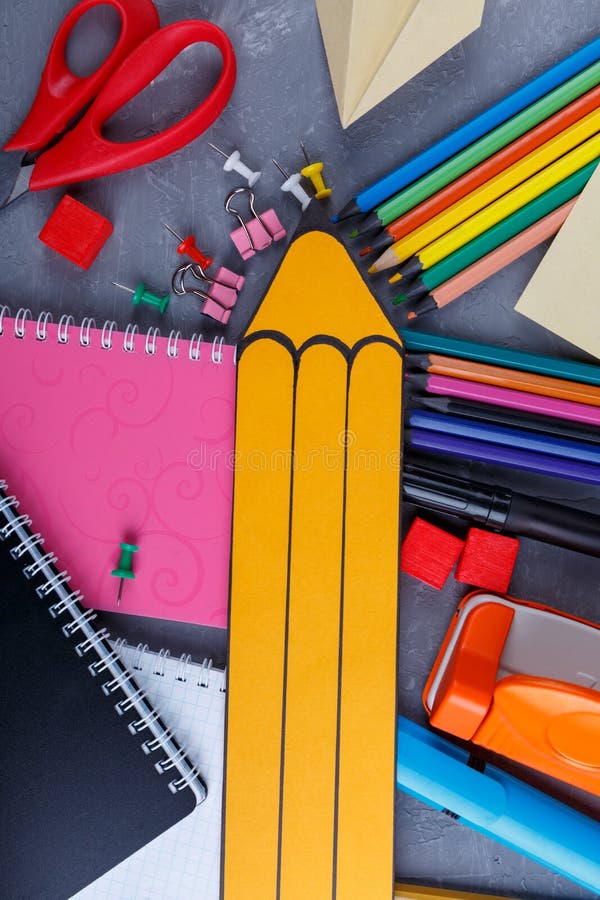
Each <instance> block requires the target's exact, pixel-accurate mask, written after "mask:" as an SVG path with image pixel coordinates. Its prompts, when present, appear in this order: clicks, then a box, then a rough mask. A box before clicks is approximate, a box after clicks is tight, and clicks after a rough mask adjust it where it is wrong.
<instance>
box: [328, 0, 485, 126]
mask: <svg viewBox="0 0 600 900" xmlns="http://www.w3.org/2000/svg"><path fill="white" fill-rule="evenodd" d="M484 3H485V0H460V3H452V2H448V0H395V2H394V0H316V4H317V11H318V14H319V22H320V25H321V31H322V33H323V41H324V43H325V50H326V53H327V58H328V62H329V69H330V72H331V79H332V81H333V86H334V91H335V96H336V100H337V105H338V110H339V114H340V119H341V122H342V126H343V127H344V128H347V127H348V125H351V124H352V122H355V121H356V120H357V119H359V118H360V117H361V116H363V115H364V114H365V113H367V112H368V111H369V110H370V109H372V108H373V107H374V106H376V105H377V104H378V103H381V101H382V100H384V99H385V98H386V97H387V96H388V95H389V94H391V93H393V91H395V90H397V88H399V87H400V86H401V85H403V84H405V83H406V82H407V81H410V79H411V78H413V77H414V76H415V75H416V74H417V73H418V72H420V71H421V70H422V69H424V68H426V67H427V66H428V65H429V64H430V63H432V62H433V61H434V60H435V59H437V58H438V57H439V56H441V55H442V54H444V53H445V52H446V51H447V50H449V49H450V48H451V47H453V46H454V45H455V44H457V43H459V41H461V40H463V38H465V37H466V36H467V35H468V34H470V33H471V32H472V31H474V30H475V29H476V28H478V27H479V25H480V23H481V17H482V14H483V7H484Z"/></svg>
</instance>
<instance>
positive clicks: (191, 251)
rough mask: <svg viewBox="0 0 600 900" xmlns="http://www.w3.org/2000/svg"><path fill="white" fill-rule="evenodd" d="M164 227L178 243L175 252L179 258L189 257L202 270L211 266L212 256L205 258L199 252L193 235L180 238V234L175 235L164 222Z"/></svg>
mask: <svg viewBox="0 0 600 900" xmlns="http://www.w3.org/2000/svg"><path fill="white" fill-rule="evenodd" d="M163 225H164V227H165V228H166V229H167V231H170V232H171V234H172V235H173V237H176V238H177V240H178V241H179V242H180V243H179V247H178V248H177V252H178V253H179V255H180V256H189V258H190V259H193V260H194V262H196V263H198V264H199V265H200V266H201V267H202V268H203V269H208V267H209V266H210V265H211V264H212V262H213V258H212V256H205V255H204V253H202V251H201V250H199V249H198V247H197V246H196V238H195V237H194V235H193V234H188V236H187V237H186V238H182V237H181V235H180V234H177V232H176V231H173V229H172V228H171V226H170V225H167V224H166V222H163Z"/></svg>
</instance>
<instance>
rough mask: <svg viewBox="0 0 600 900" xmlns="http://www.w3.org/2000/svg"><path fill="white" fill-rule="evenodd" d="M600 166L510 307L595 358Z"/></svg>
mask: <svg viewBox="0 0 600 900" xmlns="http://www.w3.org/2000/svg"><path fill="white" fill-rule="evenodd" d="M599 233H600V167H599V168H597V169H596V171H595V172H594V174H593V175H592V177H591V178H590V180H589V181H588V183H587V185H586V186H585V188H584V189H583V192H582V193H581V195H580V197H579V199H578V201H577V203H576V204H575V206H574V207H573V209H572V210H571V212H570V213H569V217H568V219H567V221H566V222H565V224H564V225H563V226H562V228H561V229H560V231H559V232H558V234H557V235H556V237H555V238H554V240H553V242H552V244H551V246H550V248H549V250H548V251H547V253H546V255H545V256H544V258H543V259H542V261H541V263H540V264H539V266H538V267H537V269H536V271H535V272H534V274H533V278H532V279H531V281H530V282H529V284H528V285H527V287H526V288H525V290H524V292H523V294H522V295H521V299H520V300H519V302H518V303H517V305H516V307H515V309H516V310H517V312H520V313H522V314H523V315H524V316H527V318H529V319H532V320H533V321H534V322H537V323H538V325H542V326H543V327H544V328H547V329H548V330H549V331H553V332H554V333H555V334H558V335H560V337H562V338H564V339H565V340H567V341H570V342H571V343H572V344H574V345H575V346H576V347H579V348H580V349H581V350H585V351H587V352H588V353H591V354H592V355H593V356H597V357H599V358H600V305H599V303H598V285H599V284H600V255H599V254H598V249H597V246H596V244H597V236H598V234H599Z"/></svg>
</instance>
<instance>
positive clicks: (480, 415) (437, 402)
mask: <svg viewBox="0 0 600 900" xmlns="http://www.w3.org/2000/svg"><path fill="white" fill-rule="evenodd" d="M408 399H409V402H410V403H412V404H414V405H415V407H416V408H418V409H428V410H432V411H433V412H439V413H445V414H446V415H449V416H461V417H462V418H463V419H473V420H474V421H476V422H489V424H490V425H501V426H504V427H505V428H522V429H524V430H525V431H533V432H535V433H536V434H547V435H549V436H550V437H555V438H565V439H566V440H573V441H584V442H587V443H589V444H596V445H600V430H598V428H594V427H593V426H591V427H586V426H585V425H580V424H578V423H575V422H564V421H562V420H561V419H553V418H551V417H549V416H540V415H537V414H535V413H534V414H531V413H526V412H521V411H520V410H512V409H506V408H504V407H502V406H491V405H489V404H487V403H478V402H477V401H475V400H453V399H452V398H451V397H436V396H430V395H427V394H423V395H414V396H411V397H409V398H408Z"/></svg>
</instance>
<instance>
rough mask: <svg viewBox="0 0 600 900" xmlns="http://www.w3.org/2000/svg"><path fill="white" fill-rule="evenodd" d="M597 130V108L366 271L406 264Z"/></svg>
mask: <svg viewBox="0 0 600 900" xmlns="http://www.w3.org/2000/svg"><path fill="white" fill-rule="evenodd" d="M598 131H600V109H595V110H593V111H592V112H591V113H588V115H587V116H584V117H583V118H582V119H580V120H579V121H578V122H575V123H574V124H573V125H570V126H569V128H565V129H564V130H563V131H561V132H560V133H559V134H557V135H556V136H555V137H553V138H551V139H550V140H549V141H546V142H545V143H544V144H542V145H541V146H540V147H538V148H537V149H535V150H532V152H531V153H528V154H527V156H524V157H523V158H522V159H520V160H518V161H517V162H516V163H513V165H512V166H509V167H508V168H507V169H505V170H504V171H503V172H500V173H499V174H498V175H496V176H494V177H493V178H490V179H489V180H488V181H486V182H485V183H484V184H482V185H481V186H480V187H478V188H476V189H475V190H474V191H471V192H470V193H469V194H467V195H466V196H465V197H463V198H461V199H460V200H457V201H456V203H453V204H452V205H451V206H449V207H447V209H445V210H443V211H442V212H441V213H438V215H437V216H434V217H433V218H431V219H430V220H429V221H428V222H425V224H423V225H421V226H420V227H419V228H415V229H414V230H413V231H411V232H410V233H409V234H407V235H406V236H405V237H403V238H401V239H400V240H398V241H396V242H395V243H394V244H392V246H391V247H390V248H389V249H388V250H386V251H385V253H383V254H382V255H381V256H380V257H379V258H378V259H377V261H376V262H375V263H374V264H373V265H372V266H371V268H370V269H369V272H381V271H383V270H384V269H389V268H391V267H392V266H397V265H399V264H400V263H403V262H405V260H407V259H409V258H410V257H411V256H413V255H414V254H415V253H418V251H419V250H422V249H423V247H426V246H427V244H430V243H431V242H432V241H435V240H437V238H439V237H441V235H443V234H445V233H446V232H447V231H450V229H451V228H454V227H455V226H456V225H459V224H460V223H461V222H464V221H465V220H466V219H468V218H469V217H470V216H472V215H474V214H475V213H476V212H479V210H481V209H483V208H484V207H485V206H487V205H488V204H489V203H492V202H493V201H494V200H497V199H498V197H501V196H502V195H503V194H506V193H507V192H508V191H510V190H512V189H513V188H514V187H516V186H517V185H519V184H521V183H522V182H524V181H525V180H526V179H527V178H530V177H531V176H532V175H534V174H535V173H536V172H540V171H541V170H542V169H543V168H544V167H545V166H548V165H549V164H550V163H553V162H554V161H555V160H557V159H559V158H560V157H561V156H563V155H564V154H565V153H568V152H569V151H570V150H572V149H573V148H574V147H577V146H579V144H581V143H582V142H583V141H585V140H587V139H588V138H589V137H591V136H592V135H594V134H596V133H597V132H598Z"/></svg>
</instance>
